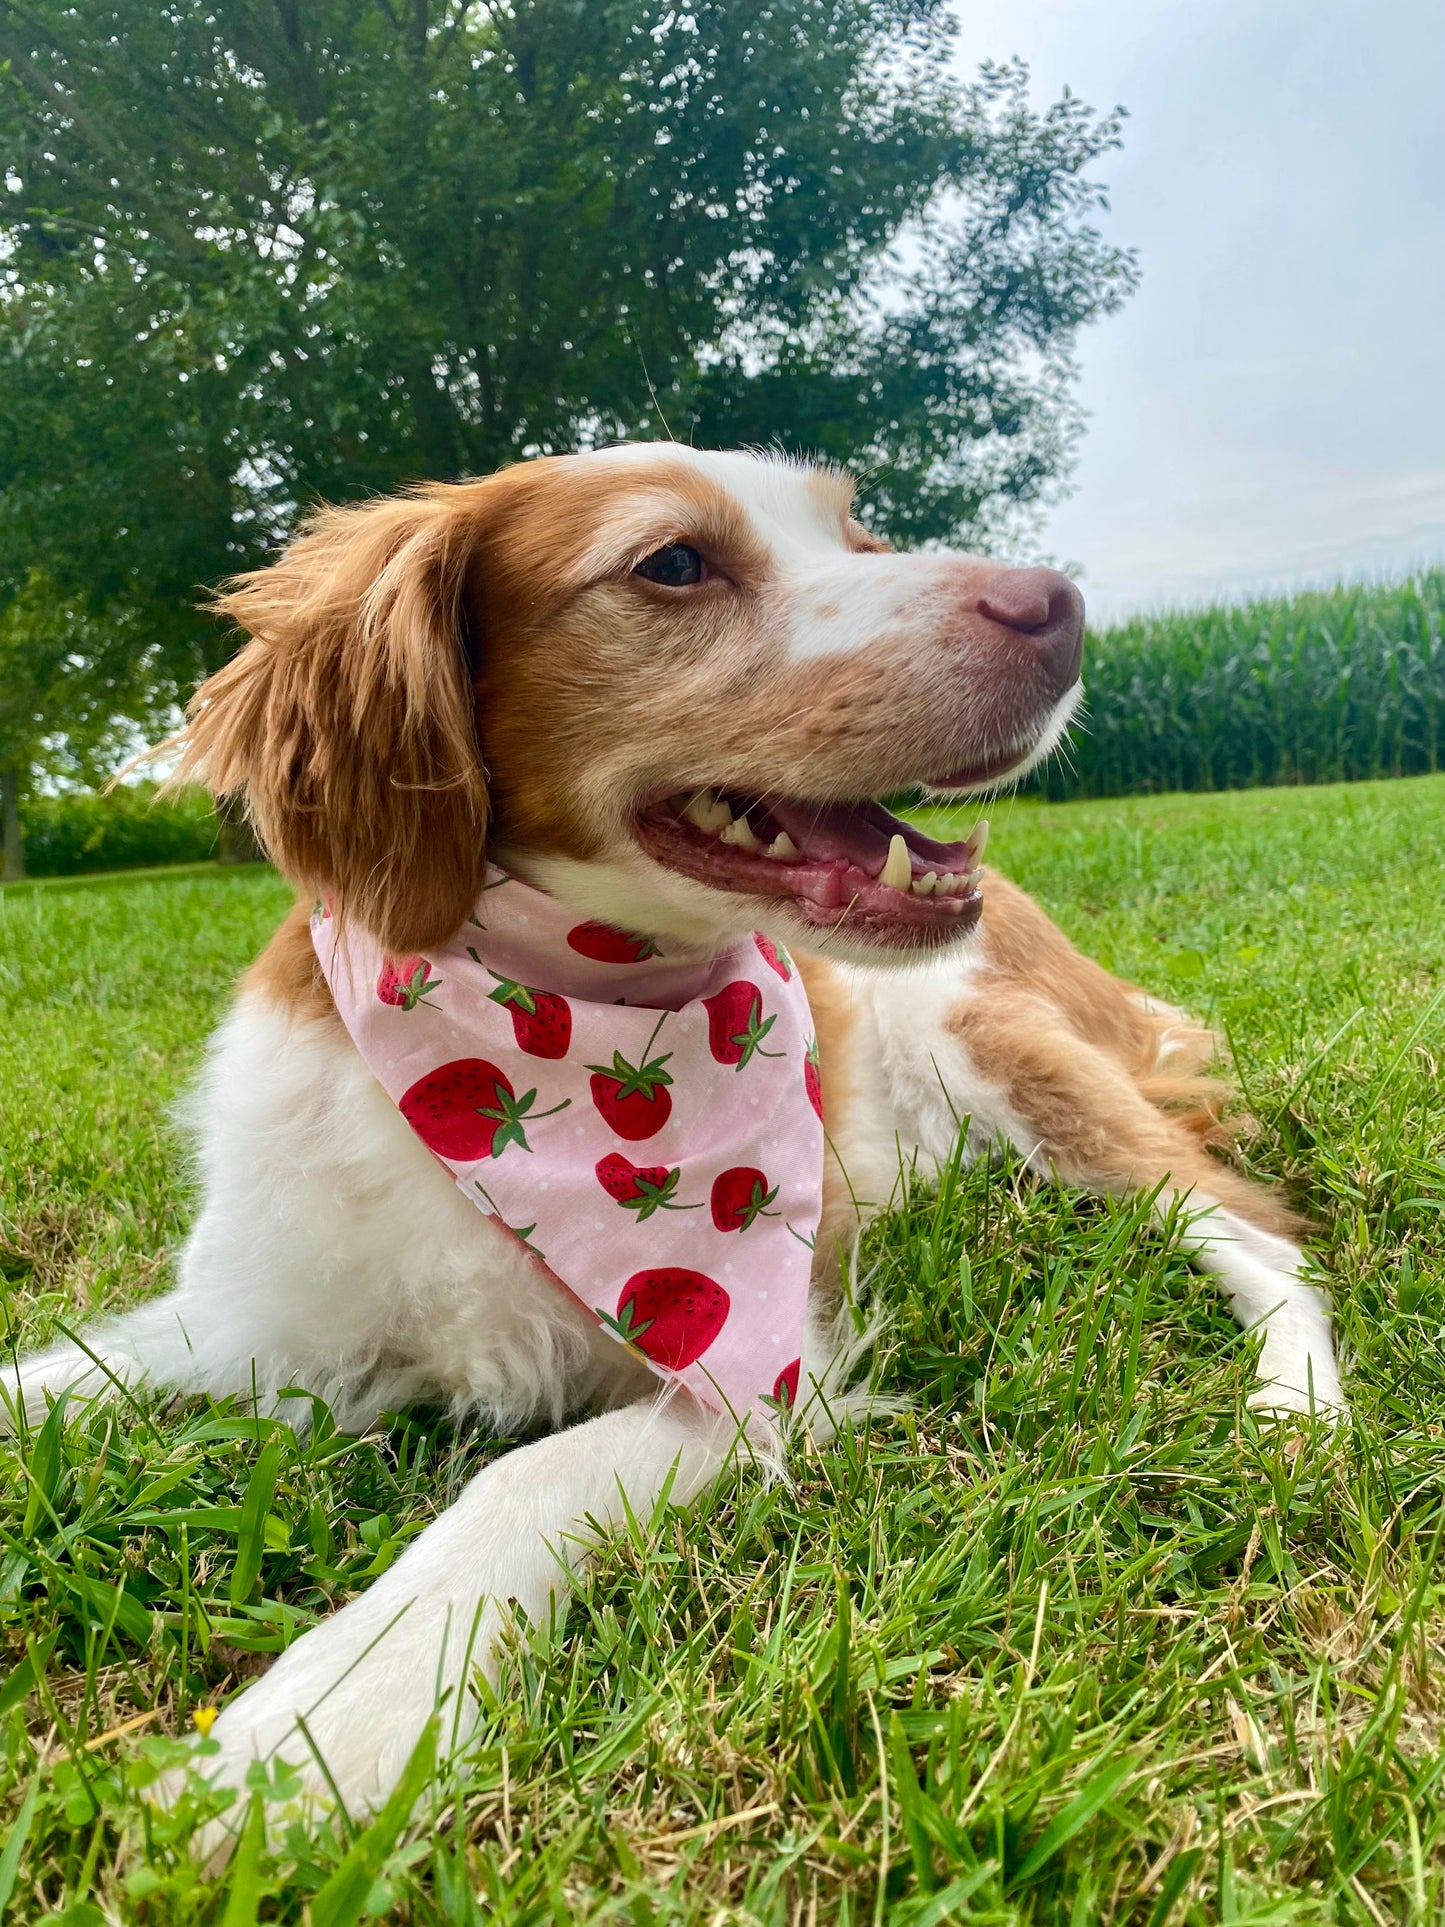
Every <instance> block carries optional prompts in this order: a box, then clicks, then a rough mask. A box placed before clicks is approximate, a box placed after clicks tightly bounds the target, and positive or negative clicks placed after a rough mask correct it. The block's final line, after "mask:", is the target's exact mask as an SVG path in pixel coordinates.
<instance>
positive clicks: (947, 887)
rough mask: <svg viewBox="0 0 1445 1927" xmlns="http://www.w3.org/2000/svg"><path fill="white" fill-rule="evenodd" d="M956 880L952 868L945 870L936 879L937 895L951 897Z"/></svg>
mask: <svg viewBox="0 0 1445 1927" xmlns="http://www.w3.org/2000/svg"><path fill="white" fill-rule="evenodd" d="M957 882H958V878H957V877H956V876H955V875H954V874H953V872H952V870H945V871H944V873H943V875H942V876H941V877H940V878H939V879H938V894H939V896H941V897H951V896H952V895H953V891H954V886H955V884H956V883H957Z"/></svg>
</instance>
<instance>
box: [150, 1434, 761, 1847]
mask: <svg viewBox="0 0 1445 1927" xmlns="http://www.w3.org/2000/svg"><path fill="white" fill-rule="evenodd" d="M736 1436H737V1428H736V1426H735V1425H734V1424H733V1422H732V1421H731V1420H724V1419H722V1418H719V1417H717V1416H716V1415H714V1414H711V1413H708V1412H705V1411H703V1410H702V1409H701V1408H700V1407H698V1406H697V1405H696V1404H694V1403H693V1401H692V1400H690V1399H688V1398H686V1397H681V1396H680V1397H676V1398H674V1399H672V1400H671V1401H669V1402H666V1403H653V1402H648V1403H646V1404H639V1405H632V1406H627V1407H625V1408H623V1409H622V1410H620V1411H615V1412H609V1413H606V1414H604V1415H603V1416H602V1417H600V1418H594V1419H591V1420H588V1421H587V1422H586V1423H584V1424H581V1425H577V1426H574V1427H573V1428H572V1429H571V1430H569V1431H566V1432H559V1433H556V1434H554V1435H553V1436H551V1437H550V1438H545V1439H541V1440H539V1441H538V1442H537V1443H536V1444H533V1445H527V1446H523V1447H520V1448H518V1449H517V1450H515V1451H512V1452H508V1453H506V1454H505V1455H504V1456H503V1457H501V1458H499V1459H497V1460H496V1461H494V1462H493V1463H492V1464H490V1465H488V1466H487V1467H486V1469H485V1470H484V1471H482V1472H480V1473H478V1474H477V1476H476V1477H475V1478H474V1479H473V1480H472V1481H471V1483H470V1485H468V1486H467V1488H466V1490H465V1491H464V1492H463V1493H462V1495H461V1497H460V1498H459V1499H457V1501H456V1502H455V1503H454V1504H453V1505H452V1506H450V1507H449V1508H448V1510H447V1511H446V1512H445V1513H443V1515H442V1516H441V1518H440V1519H438V1520H437V1521H436V1522H435V1524H433V1525H431V1526H428V1527H427V1529H426V1531H425V1532H423V1533H422V1534H420V1536H419V1537H418V1538H417V1539H416V1540H415V1541H414V1542H413V1544H412V1545H411V1546H410V1547H409V1548H408V1549H407V1551H406V1552H405V1553H404V1554H403V1555H402V1557H401V1558H400V1559H399V1560H398V1561H397V1563H396V1564H395V1565H394V1566H393V1567H392V1568H391V1569H390V1570H389V1571H388V1572H386V1573H384V1574H383V1575H382V1577H381V1578H380V1579H378V1580H377V1582H376V1584H375V1585H374V1586H372V1587H371V1589H370V1590H369V1591H368V1592H366V1593H363V1594H362V1595H361V1596H360V1597H359V1598H357V1599H354V1600H352V1601H351V1603H350V1604H349V1605H347V1606H346V1607H344V1608H343V1609H342V1611H340V1612H338V1613H337V1614H336V1615H335V1616H334V1617H333V1618H331V1619H328V1620H326V1621H325V1622H324V1623H323V1624H322V1625H320V1626H317V1627H315V1628H314V1629H313V1630H312V1631H311V1632H309V1633H306V1634H305V1635H304V1636H303V1637H302V1638H301V1639H299V1640H297V1642H296V1643H295V1645H293V1646H291V1647H289V1648H288V1649H287V1651H286V1652H285V1653H283V1654H282V1656H281V1657H280V1659H278V1660H277V1662H276V1664H275V1665H274V1666H273V1667H272V1668H271V1670H270V1671H269V1672H268V1673H267V1674H265V1676H264V1677H263V1678H261V1679H259V1680H258V1681H257V1682H256V1683H255V1684H254V1685H253V1686H250V1687H248V1688H247V1689H246V1691H245V1692H243V1693H242V1694H241V1695H240V1696H239V1698H237V1699H236V1700H234V1701H233V1702H232V1703H231V1704H230V1705H229V1706H228V1707H227V1708H226V1710H225V1711H224V1712H223V1713H222V1714H221V1717H220V1718H219V1719H218V1720H217V1721H216V1724H215V1726H214V1728H213V1729H212V1733H211V1737H212V1739H214V1740H217V1741H219V1742H220V1747H221V1752H220V1757H219V1759H216V1758H214V1757H210V1758H205V1757H203V1758H201V1759H199V1760H198V1761H197V1763H196V1764H197V1767H198V1769H199V1770H200V1771H201V1772H202V1773H203V1774H204V1775H205V1777H206V1778H208V1779H211V1780H215V1781H219V1782H220V1783H222V1784H225V1785H233V1786H243V1785H244V1784H245V1778H246V1770H247V1768H248V1766H249V1765H250V1763H251V1761H252V1760H253V1759H257V1758H260V1759H270V1758H279V1759H282V1760H285V1761H287V1762H289V1763H291V1764H292V1765H294V1766H295V1767H297V1768H298V1769H299V1771H300V1774H301V1779H302V1783H303V1787H304V1795H303V1798H304V1800H305V1802H306V1804H307V1805H309V1806H319V1805H323V1804H325V1803H326V1802H327V1800H328V1799H329V1797H330V1795H329V1790H328V1789H329V1785H331V1784H334V1786H335V1788H336V1789H337V1791H339V1792H340V1794H341V1797H342V1799H343V1800H344V1802H345V1803H346V1806H347V1808H348V1810H349V1811H351V1812H353V1813H355V1812H358V1811H364V1810H366V1809H368V1808H370V1807H374V1806H375V1805H376V1804H377V1803H378V1802H379V1801H381V1800H382V1799H384V1798H385V1796H386V1794H387V1793H388V1792H389V1791H390V1789H391V1787H392V1786H393V1785H394V1783H395V1781H396V1779H397V1777H398V1775H399V1774H400V1772H401V1770H402V1768H403V1767H404V1766H405V1764H406V1762H407V1760H408V1758H409V1757H410V1755H411V1752H412V1749H413V1748H414V1746H415V1745H416V1742H417V1740H418V1738H419V1737H420V1735H421V1732H422V1729H423V1728H424V1726H425V1725H426V1722H427V1720H428V1719H429V1718H430V1717H431V1715H432V1713H433V1711H435V1710H438V1709H440V1711H441V1714H442V1746H443V1750H452V1749H455V1748H456V1747H458V1746H460V1745H461V1744H462V1743H463V1742H464V1741H465V1740H466V1738H467V1737H468V1735H469V1733H470V1732H471V1730H472V1727H473V1725H474V1722H475V1715H476V1701H475V1697H474V1694H473V1691H472V1686H471V1680H472V1676H473V1673H474V1671H477V1670H480V1671H481V1672H482V1673H483V1674H485V1675H486V1676H487V1677H488V1678H489V1679H491V1680H493V1681H495V1679H496V1672H497V1651H496V1649H497V1641H498V1636H499V1634H500V1633H501V1632H502V1631H503V1630H504V1629H505V1627H506V1625H507V1622H508V1618H509V1616H510V1614H511V1613H512V1612H513V1611H514V1610H518V1609H519V1610H520V1612H521V1613H522V1614H524V1615H525V1616H526V1618H527V1619H528V1620H529V1621H531V1622H533V1623H545V1622H546V1619H547V1616H548V1614H549V1611H550V1608H551V1602H552V1599H553V1596H554V1594H555V1593H557V1592H558V1591H560V1590H561V1589H562V1588H564V1587H565V1585H566V1582H567V1573H568V1569H569V1567H570V1568H571V1569H572V1570H575V1569H576V1568H577V1566H578V1564H579V1562H580V1560H582V1559H583V1558H585V1557H586V1552H587V1547H588V1544H589V1543H590V1542H594V1541H595V1538H596V1530H595V1528H603V1529H605V1528H606V1527H608V1526H610V1525H615V1524H617V1523H619V1522H621V1521H622V1520H623V1518H624V1517H625V1507H628V1508H630V1509H631V1510H632V1512H633V1513H634V1514H640V1515H642V1516H643V1517H646V1516H647V1515H648V1514H649V1513H650V1512H651V1510H652V1508H653V1507H654V1505H655V1504H656V1502H657V1500H658V1498H659V1497H660V1495H661V1494H662V1492H663V1490H664V1487H665V1486H666V1483H667V1480H668V1478H669V1475H673V1482H672V1487H671V1492H670V1498H671V1499H672V1500H673V1501H675V1502H676V1503H678V1504H680V1505H681V1504H686V1503H687V1502H688V1501H689V1500H690V1499H692V1498H694V1497H695V1496H696V1495H697V1494H698V1493H699V1492H701V1491H702V1490H703V1489H704V1487H706V1486H707V1485H708V1484H709V1483H710V1482H711V1481H712V1480H713V1479H715V1478H716V1477H717V1475H718V1473H719V1472H720V1471H721V1469H722V1468H723V1466H724V1465H725V1464H726V1462H727V1460H728V1458H729V1454H730V1450H731V1448H732V1446H733V1443H734V1441H735V1439H736ZM674 1468H676V1470H675V1474H674ZM302 1721H304V1724H305V1730H304V1732H303V1730H302V1727H301V1724H300V1722H302ZM318 1755H319V1756H320V1757H319V1758H318ZM323 1762H324V1769H323ZM173 1790H174V1783H172V1786H171V1788H169V1789H168V1791H173ZM236 1817H239V1815H237V1816H236Z"/></svg>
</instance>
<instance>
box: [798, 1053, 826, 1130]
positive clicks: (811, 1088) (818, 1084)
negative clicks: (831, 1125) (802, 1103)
mask: <svg viewBox="0 0 1445 1927" xmlns="http://www.w3.org/2000/svg"><path fill="white" fill-rule="evenodd" d="M803 1087H804V1089H805V1090H806V1091H807V1093H808V1102H809V1103H810V1104H811V1105H812V1107H813V1109H814V1110H815V1111H816V1112H817V1113H818V1122H819V1123H820V1124H821V1123H822V1121H823V1074H822V1071H821V1070H820V1069H819V1067H818V1040H817V1038H816V1037H810V1038H809V1039H808V1049H807V1053H806V1055H805V1056H804V1058H803Z"/></svg>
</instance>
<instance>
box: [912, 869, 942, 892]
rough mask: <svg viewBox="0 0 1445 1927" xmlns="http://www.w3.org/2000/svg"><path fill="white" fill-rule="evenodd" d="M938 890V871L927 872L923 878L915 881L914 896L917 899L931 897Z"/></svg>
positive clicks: (916, 878)
mask: <svg viewBox="0 0 1445 1927" xmlns="http://www.w3.org/2000/svg"><path fill="white" fill-rule="evenodd" d="M937 888H938V872H937V870H925V871H924V872H923V875H922V876H921V877H915V878H914V879H913V894H914V896H916V897H931V896H932V895H933V893H934V891H935V890H936V889H937Z"/></svg>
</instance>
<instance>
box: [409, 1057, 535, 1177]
mask: <svg viewBox="0 0 1445 1927" xmlns="http://www.w3.org/2000/svg"><path fill="white" fill-rule="evenodd" d="M536 1101H537V1093H536V1092H535V1091H527V1092H526V1093H525V1094H524V1095H523V1096H521V1097H518V1096H517V1093H516V1092H515V1091H514V1090H513V1088H512V1085H511V1082H510V1081H509V1079H508V1078H507V1077H506V1076H505V1075H504V1074H503V1073H502V1072H501V1071H499V1070H498V1069H497V1067H496V1065H495V1064H488V1063H487V1062H486V1060H485V1059H484V1058H481V1057H458V1058H454V1059H453V1060H452V1062H451V1063H450V1064H442V1065H439V1066H438V1068H437V1069H436V1070H434V1071H428V1072H427V1074H426V1076H425V1077H419V1078H418V1079H417V1081H416V1082H415V1084H413V1085H412V1087H411V1089H410V1090H409V1091H406V1092H404V1093H403V1095H402V1097H401V1098H400V1100H399V1108H400V1111H401V1114H402V1116H403V1117H404V1118H405V1119H406V1121H407V1123H408V1124H409V1125H410V1126H411V1128H412V1129H413V1130H414V1131H415V1132H416V1134H417V1136H418V1137H419V1138H420V1139H421V1141H422V1143H423V1144H424V1145H425V1146H426V1147H427V1149H428V1150H429V1151H435V1152H436V1154H437V1156H438V1157H439V1158H451V1159H452V1160H453V1161H454V1162H455V1163H458V1164H469V1163H470V1162H471V1160H472V1159H473V1158H499V1157H500V1156H501V1155H502V1153H503V1151H505V1150H506V1148H507V1146H508V1145H509V1144H518V1145H520V1146H521V1148H522V1149H523V1150H524V1151H530V1150H531V1148H532V1147H531V1145H530V1144H528V1142H527V1134H526V1131H525V1130H524V1129H523V1119H525V1118H526V1117H528V1115H529V1114H530V1115H531V1116H532V1117H534V1118H536V1117H553V1116H555V1114H556V1113H557V1112H558V1111H565V1110H566V1108H567V1106H568V1105H569V1104H570V1103H571V1102H572V1100H571V1098H570V1097H567V1098H564V1099H563V1100H562V1102H561V1103H560V1104H554V1105H553V1106H552V1109H551V1110H550V1111H533V1110H532V1106H533V1105H534V1104H535V1103H536Z"/></svg>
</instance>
